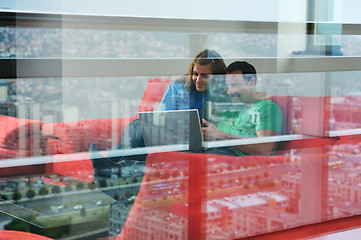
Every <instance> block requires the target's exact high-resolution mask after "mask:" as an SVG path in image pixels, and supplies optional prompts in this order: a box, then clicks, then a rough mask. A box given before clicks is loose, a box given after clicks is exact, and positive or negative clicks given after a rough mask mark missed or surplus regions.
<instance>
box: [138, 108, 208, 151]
mask: <svg viewBox="0 0 361 240" xmlns="http://www.w3.org/2000/svg"><path fill="white" fill-rule="evenodd" d="M139 117H140V123H141V127H142V132H143V137H144V143H145V146H146V147H150V146H164V145H174V144H189V150H192V151H200V150H202V141H203V137H202V131H201V126H200V121H199V114H198V110H197V109H189V110H173V111H156V112H141V113H139Z"/></svg>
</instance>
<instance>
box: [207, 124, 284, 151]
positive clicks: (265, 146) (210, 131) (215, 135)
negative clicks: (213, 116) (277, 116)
mask: <svg viewBox="0 0 361 240" xmlns="http://www.w3.org/2000/svg"><path fill="white" fill-rule="evenodd" d="M202 121H203V123H204V124H205V125H206V126H207V127H204V128H202V134H203V137H204V139H205V140H207V141H212V140H213V141H214V140H227V139H244V138H242V137H240V136H237V135H232V134H228V133H226V132H222V131H220V130H218V128H217V127H216V126H215V125H214V124H213V123H210V122H208V121H206V120H205V119H202ZM277 135H278V133H277V132H275V131H273V130H269V129H261V130H259V131H257V137H270V136H277ZM276 144H277V143H276V142H270V143H257V144H248V145H238V146H232V147H233V148H234V149H236V150H238V151H241V152H243V153H245V154H250V155H270V154H271V153H272V152H273V150H274V148H275V147H276Z"/></svg>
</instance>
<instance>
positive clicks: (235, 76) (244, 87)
mask: <svg viewBox="0 0 361 240" xmlns="http://www.w3.org/2000/svg"><path fill="white" fill-rule="evenodd" d="M226 84H227V86H228V91H227V92H228V94H229V96H230V97H231V100H232V102H245V103H246V102H249V101H250V100H251V98H252V97H253V96H254V84H255V80H254V79H253V78H252V79H251V80H249V81H247V80H246V79H244V75H243V73H242V71H234V72H232V73H227V75H226Z"/></svg>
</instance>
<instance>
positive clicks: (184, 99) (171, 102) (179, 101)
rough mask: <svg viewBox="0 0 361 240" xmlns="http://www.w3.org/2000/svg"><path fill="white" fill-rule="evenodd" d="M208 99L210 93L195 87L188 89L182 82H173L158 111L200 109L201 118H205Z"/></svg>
mask: <svg viewBox="0 0 361 240" xmlns="http://www.w3.org/2000/svg"><path fill="white" fill-rule="evenodd" d="M207 100H208V94H207V93H205V92H198V91H197V90H196V89H195V88H193V89H191V90H188V88H187V87H186V86H184V84H183V83H182V82H178V81H177V82H173V83H171V84H170V85H169V87H168V89H167V91H166V92H165V94H164V96H163V99H162V101H161V103H160V105H159V108H158V111H165V110H186V109H198V112H199V117H200V119H202V118H203V114H204V112H203V110H205V109H204V108H203V106H204V103H206V101H207Z"/></svg>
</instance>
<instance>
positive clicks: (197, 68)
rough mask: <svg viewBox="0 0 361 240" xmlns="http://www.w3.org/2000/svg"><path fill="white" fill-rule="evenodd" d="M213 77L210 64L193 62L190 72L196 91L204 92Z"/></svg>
mask: <svg viewBox="0 0 361 240" xmlns="http://www.w3.org/2000/svg"><path fill="white" fill-rule="evenodd" d="M212 78H213V73H212V68H211V65H210V64H209V65H200V64H194V67H193V72H192V81H193V83H194V86H195V88H196V90H197V91H198V92H204V91H206V90H207V89H208V85H209V82H210V81H211V80H212Z"/></svg>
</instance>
